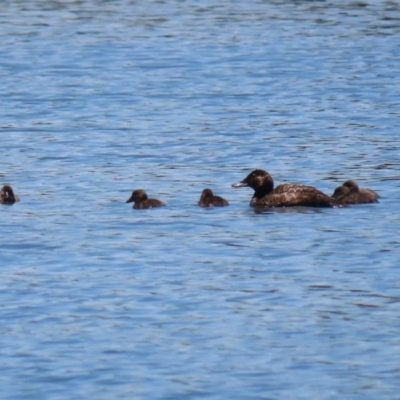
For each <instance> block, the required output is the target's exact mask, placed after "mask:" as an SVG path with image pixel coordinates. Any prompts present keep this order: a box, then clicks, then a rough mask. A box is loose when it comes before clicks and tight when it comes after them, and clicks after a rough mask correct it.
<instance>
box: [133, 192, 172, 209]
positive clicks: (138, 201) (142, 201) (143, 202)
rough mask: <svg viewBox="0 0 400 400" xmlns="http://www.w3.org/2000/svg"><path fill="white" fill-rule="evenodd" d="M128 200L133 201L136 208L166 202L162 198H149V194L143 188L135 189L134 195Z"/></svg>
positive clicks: (152, 206) (151, 206)
mask: <svg viewBox="0 0 400 400" xmlns="http://www.w3.org/2000/svg"><path fill="white" fill-rule="evenodd" d="M126 202H127V203H132V202H133V203H134V204H133V207H132V208H134V209H135V210H139V209H144V208H154V207H162V206H165V203H163V202H162V201H160V200H156V199H148V198H147V194H146V192H145V191H144V190H143V189H137V190H134V191H133V192H132V196H131V197H130V198H129V199H128V200H127V201H126Z"/></svg>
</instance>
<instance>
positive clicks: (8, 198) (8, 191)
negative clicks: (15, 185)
mask: <svg viewBox="0 0 400 400" xmlns="http://www.w3.org/2000/svg"><path fill="white" fill-rule="evenodd" d="M17 201H19V197H18V196H17V195H16V194H14V191H13V190H12V187H11V186H10V185H4V186H3V187H2V188H1V190H0V204H10V205H11V204H14V203H16V202H17Z"/></svg>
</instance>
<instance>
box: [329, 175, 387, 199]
mask: <svg viewBox="0 0 400 400" xmlns="http://www.w3.org/2000/svg"><path fill="white" fill-rule="evenodd" d="M379 197H380V196H379V194H378V193H376V192H375V191H373V190H371V189H367V188H359V187H358V184H357V182H355V181H353V180H348V181H346V182H344V183H343V185H341V186H338V187H337V188H336V189H335V191H334V192H333V194H332V198H333V199H335V200H337V201H338V202H340V203H341V204H345V205H347V204H366V203H378V199H379Z"/></svg>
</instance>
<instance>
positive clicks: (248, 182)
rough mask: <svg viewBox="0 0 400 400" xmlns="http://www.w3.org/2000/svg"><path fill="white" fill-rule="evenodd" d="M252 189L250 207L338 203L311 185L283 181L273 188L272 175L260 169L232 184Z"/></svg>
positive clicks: (333, 205)
mask: <svg viewBox="0 0 400 400" xmlns="http://www.w3.org/2000/svg"><path fill="white" fill-rule="evenodd" d="M232 186H233V187H235V188H238V187H244V186H249V187H251V188H252V189H254V195H253V197H252V199H251V201H250V206H252V207H295V206H305V207H336V206H339V203H338V202H337V201H336V200H335V199H333V198H331V197H329V196H327V195H326V194H324V193H322V192H321V191H319V190H318V189H316V188H315V187H313V186H306V185H301V184H296V183H285V184H282V185H279V186H277V187H276V188H274V181H273V179H272V176H271V175H270V174H269V173H268V172H266V171H264V170H261V169H256V170H254V171H252V172H251V173H250V174H249V175H247V177H246V178H245V179H243V180H242V181H241V182H239V183H234V184H233V185H232Z"/></svg>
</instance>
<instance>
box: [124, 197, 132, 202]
mask: <svg viewBox="0 0 400 400" xmlns="http://www.w3.org/2000/svg"><path fill="white" fill-rule="evenodd" d="M132 202H133V199H132V197H129V199H128V200H127V201H126V202H125V203H132Z"/></svg>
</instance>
